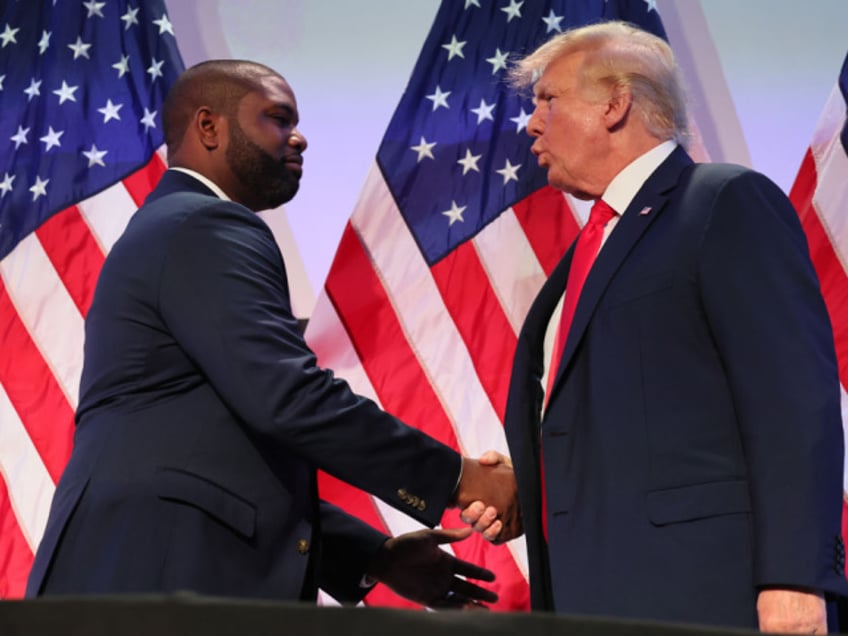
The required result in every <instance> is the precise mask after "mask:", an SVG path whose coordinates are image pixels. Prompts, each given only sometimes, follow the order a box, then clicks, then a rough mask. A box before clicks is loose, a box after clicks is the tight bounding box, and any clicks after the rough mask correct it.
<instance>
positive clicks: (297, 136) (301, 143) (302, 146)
mask: <svg viewBox="0 0 848 636" xmlns="http://www.w3.org/2000/svg"><path fill="white" fill-rule="evenodd" d="M289 145H290V146H291V147H292V148H296V149H297V151H298V152H303V151H304V150H306V146H307V145H308V144H307V143H306V137H304V136H303V133H301V132H300V131H299V130H298V129H297V128H295V129H294V130H292V132H291V135H289Z"/></svg>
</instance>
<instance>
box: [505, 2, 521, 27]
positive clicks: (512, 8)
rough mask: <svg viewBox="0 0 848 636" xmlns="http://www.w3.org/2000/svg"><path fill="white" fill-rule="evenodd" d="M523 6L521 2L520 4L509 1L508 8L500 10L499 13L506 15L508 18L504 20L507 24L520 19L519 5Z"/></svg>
mask: <svg viewBox="0 0 848 636" xmlns="http://www.w3.org/2000/svg"><path fill="white" fill-rule="evenodd" d="M523 4H524V1H523V0H522V1H521V2H517V1H516V0H509V6H508V7H502V8H501V11H503V12H504V13H506V15H507V16H508V17H507V19H506V21H507V22H511V21H512V19H513V18H520V17H521V5H523Z"/></svg>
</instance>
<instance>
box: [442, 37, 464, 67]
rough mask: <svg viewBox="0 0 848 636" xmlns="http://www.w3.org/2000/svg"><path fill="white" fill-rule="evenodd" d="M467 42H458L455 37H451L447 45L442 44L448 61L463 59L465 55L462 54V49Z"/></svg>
mask: <svg viewBox="0 0 848 636" xmlns="http://www.w3.org/2000/svg"><path fill="white" fill-rule="evenodd" d="M466 44H467V42H459V41H458V40H457V39H456V36H455V35H452V36H451V41H450V43H449V44H442V48H443V49H446V50H447V52H448V60H449V61H450V60H452V59H453V58H454V57H461V58H465V55H463V53H462V47H463V46H465V45H466Z"/></svg>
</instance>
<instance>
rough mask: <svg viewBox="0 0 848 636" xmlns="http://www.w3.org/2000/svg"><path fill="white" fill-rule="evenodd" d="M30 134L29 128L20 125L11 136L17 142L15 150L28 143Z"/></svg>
mask: <svg viewBox="0 0 848 636" xmlns="http://www.w3.org/2000/svg"><path fill="white" fill-rule="evenodd" d="M28 134H29V128H24V127H23V126H20V125H19V126H18V132H16V133H15V134H14V135H12V136H11V137H9V139H11V140H12V141H14V142H15V150H17V149H18V148H19V147H20V146H21V144H28V143H29V142H28V141H27V135H28Z"/></svg>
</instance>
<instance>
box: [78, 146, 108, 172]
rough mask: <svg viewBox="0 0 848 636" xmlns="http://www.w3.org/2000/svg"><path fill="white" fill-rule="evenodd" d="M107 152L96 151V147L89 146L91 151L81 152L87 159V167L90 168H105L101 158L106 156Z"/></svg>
mask: <svg viewBox="0 0 848 636" xmlns="http://www.w3.org/2000/svg"><path fill="white" fill-rule="evenodd" d="M107 152H109V151H108V150H98V149H97V146H95V145H94V144H91V150H83V151H82V154H83V155H84V156H85V158H86V159H88V167H89V168H91V167H93V166H103V167H104V168H105V167H106V163H105V162H104V161H103V157H105V156H106V153H107Z"/></svg>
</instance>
